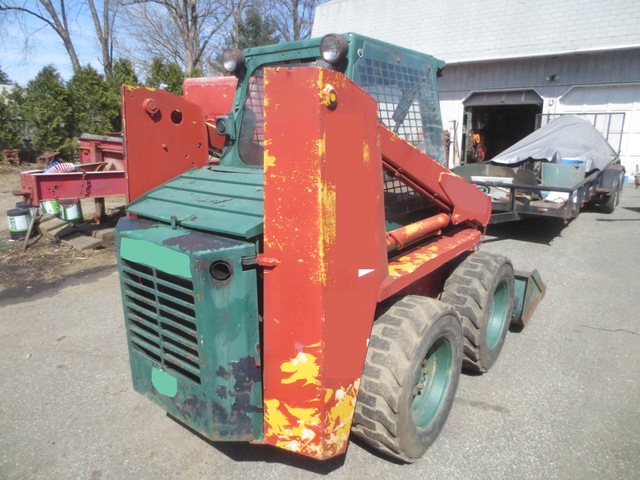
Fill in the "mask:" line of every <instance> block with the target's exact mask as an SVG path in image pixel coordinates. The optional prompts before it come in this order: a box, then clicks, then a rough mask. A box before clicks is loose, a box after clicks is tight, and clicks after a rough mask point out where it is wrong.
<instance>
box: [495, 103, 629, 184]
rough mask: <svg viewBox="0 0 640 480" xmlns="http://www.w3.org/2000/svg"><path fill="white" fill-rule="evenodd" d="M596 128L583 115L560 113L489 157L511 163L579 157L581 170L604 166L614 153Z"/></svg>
mask: <svg viewBox="0 0 640 480" xmlns="http://www.w3.org/2000/svg"><path fill="white" fill-rule="evenodd" d="M616 156H617V155H616V152H615V150H614V149H613V148H612V147H611V145H609V143H608V142H607V141H606V140H605V139H604V137H603V136H602V135H601V134H600V132H598V130H596V128H595V127H594V126H593V125H592V124H591V123H590V122H589V121H588V120H585V119H584V118H581V117H578V116H576V115H563V116H561V117H558V118H556V119H555V120H553V121H552V122H550V123H548V124H547V125H545V126H544V127H542V128H540V129H538V130H536V131H535V132H533V133H532V134H530V135H528V136H526V137H524V138H523V139H522V140H520V141H519V142H518V143H516V144H515V145H513V146H511V147H509V148H508V149H506V150H505V151H504V152H502V153H500V154H498V155H497V156H496V157H494V158H492V159H491V163H495V164H498V165H515V164H518V163H521V162H524V161H525V160H545V161H547V162H553V163H562V160H581V161H583V162H585V163H586V165H585V171H586V172H590V171H591V170H595V169H598V170H604V169H605V168H606V166H607V165H609V163H610V162H611V161H612V160H613V159H614V158H615V157H616Z"/></svg>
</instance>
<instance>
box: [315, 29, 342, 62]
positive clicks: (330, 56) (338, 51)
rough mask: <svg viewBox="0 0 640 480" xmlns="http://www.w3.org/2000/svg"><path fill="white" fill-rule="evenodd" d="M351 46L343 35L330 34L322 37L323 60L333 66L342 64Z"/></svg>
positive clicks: (321, 52)
mask: <svg viewBox="0 0 640 480" xmlns="http://www.w3.org/2000/svg"><path fill="white" fill-rule="evenodd" d="M348 50H349V44H348V43H347V39H346V38H344V37H343V36H342V35H337V34H335V33H330V34H328V35H325V36H324V37H322V40H321V41H320V54H321V55H322V59H323V60H324V61H325V62H327V63H331V64H333V65H335V64H337V63H340V62H341V61H342V60H344V58H345V57H346V56H347V51H348Z"/></svg>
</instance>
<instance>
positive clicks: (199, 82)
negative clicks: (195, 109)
mask: <svg viewBox="0 0 640 480" xmlns="http://www.w3.org/2000/svg"><path fill="white" fill-rule="evenodd" d="M237 84H238V79H237V78H236V77H233V76H230V77H202V78H185V79H184V88H183V89H182V96H183V97H184V99H185V100H187V101H189V102H191V103H194V104H196V105H198V106H199V107H201V108H202V111H203V113H204V118H205V120H206V121H207V122H211V121H215V119H216V117H217V116H218V115H226V114H227V113H229V112H230V111H231V107H232V106H233V96H234V95H235V93H236V85H237Z"/></svg>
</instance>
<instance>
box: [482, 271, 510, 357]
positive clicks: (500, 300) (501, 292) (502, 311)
mask: <svg viewBox="0 0 640 480" xmlns="http://www.w3.org/2000/svg"><path fill="white" fill-rule="evenodd" d="M508 310H509V288H508V287H507V282H501V283H500V284H499V285H498V288H496V291H495V293H494V294H493V298H492V299H491V303H490V304H489V313H488V315H487V335H486V339H487V346H488V347H489V349H491V350H493V349H494V348H495V346H496V345H497V344H498V342H499V341H500V337H501V336H502V332H503V331H504V325H505V323H506V322H507V320H508V319H507V313H508Z"/></svg>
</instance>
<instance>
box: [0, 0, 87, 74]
mask: <svg viewBox="0 0 640 480" xmlns="http://www.w3.org/2000/svg"><path fill="white" fill-rule="evenodd" d="M0 12H4V13H8V14H13V16H14V17H15V19H16V21H18V22H19V23H20V25H21V26H22V27H23V30H25V29H26V18H25V17H32V18H36V19H38V20H39V21H41V22H42V23H43V24H44V25H46V26H48V27H50V28H51V29H53V31H54V32H56V34H57V35H58V36H59V37H60V39H61V40H62V43H63V45H64V48H65V49H66V50H67V54H68V55H69V59H70V60H71V65H72V66H73V70H74V72H75V71H78V69H79V68H80V61H79V60H78V54H77V53H76V49H75V48H74V46H73V42H72V41H71V33H70V29H69V20H68V18H69V13H70V12H68V10H67V5H66V4H65V1H64V0H57V1H56V2H55V3H54V0H22V1H21V0H0ZM75 13H76V12H75V11H72V12H71V14H75Z"/></svg>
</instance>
